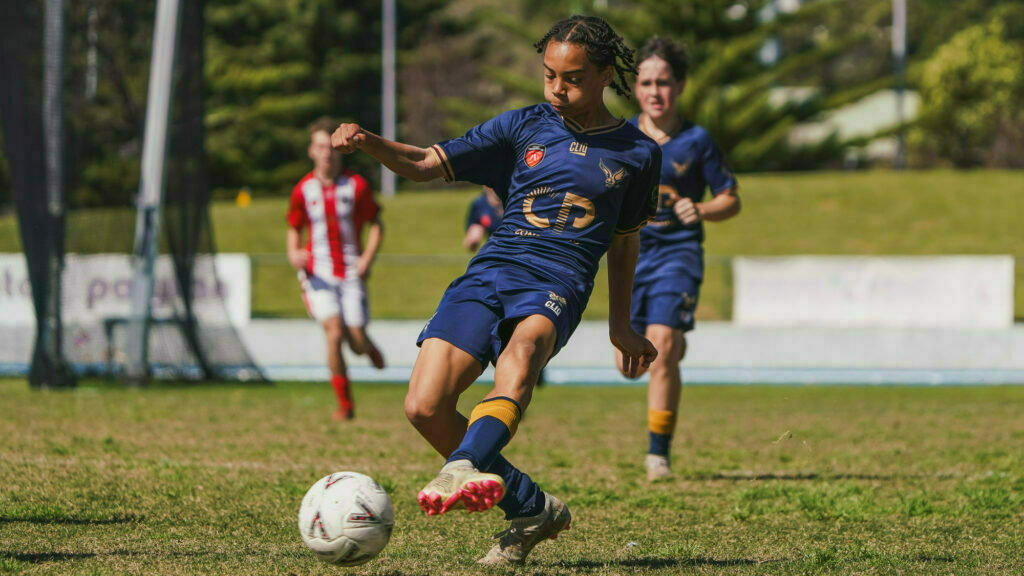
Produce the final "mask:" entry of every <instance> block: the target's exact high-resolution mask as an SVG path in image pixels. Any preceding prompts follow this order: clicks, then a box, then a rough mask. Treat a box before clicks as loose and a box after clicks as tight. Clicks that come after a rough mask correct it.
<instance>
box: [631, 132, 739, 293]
mask: <svg viewBox="0 0 1024 576" xmlns="http://www.w3.org/2000/svg"><path fill="white" fill-rule="evenodd" d="M638 120H639V117H636V118H633V119H631V120H630V123H631V124H633V125H634V126H635V125H636V124H637V122H638ZM661 151H662V165H661V180H660V182H659V186H658V211H657V214H656V215H655V217H654V220H653V221H652V222H651V223H650V225H649V226H647V227H646V228H644V230H643V231H641V233H640V261H639V263H638V265H637V270H636V273H637V276H638V277H651V276H670V275H674V274H676V273H678V272H679V271H680V270H683V271H685V272H686V273H688V274H690V275H693V276H695V277H697V278H702V277H703V267H704V264H703V249H702V247H701V243H703V242H704V223H703V222H697V223H696V224H692V225H690V226H685V225H683V223H682V222H680V221H679V218H677V217H676V214H675V211H674V210H673V209H672V207H673V206H674V205H675V203H676V200H679V199H680V198H689V199H690V200H693V202H695V203H696V202H700V201H702V200H703V199H704V194H705V190H706V189H710V190H711V194H712V195H717V194H720V193H722V192H724V191H726V190H728V189H730V188H735V187H736V178H735V177H734V176H733V175H732V172H730V171H729V168H728V167H727V166H726V165H725V160H724V158H723V156H722V152H721V150H719V149H718V146H716V145H715V142H714V140H712V139H711V134H709V133H708V131H707V130H705V129H704V128H703V127H701V126H698V125H696V124H694V123H692V122H688V121H686V122H683V125H682V127H680V129H679V131H678V132H676V133H675V134H674V135H673V136H672V137H671V138H670V139H669V141H668V142H665V143H664V144H662V146H661Z"/></svg>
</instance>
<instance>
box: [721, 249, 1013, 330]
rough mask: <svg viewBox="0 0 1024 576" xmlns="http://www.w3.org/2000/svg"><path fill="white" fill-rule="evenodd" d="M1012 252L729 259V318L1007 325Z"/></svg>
mask: <svg viewBox="0 0 1024 576" xmlns="http://www.w3.org/2000/svg"><path fill="white" fill-rule="evenodd" d="M1013 265H1014V261H1013V257H1011V256H885V257H873V256H793V257H778V258H734V259H733V278H734V293H733V298H734V300H733V321H734V322H736V323H737V324H742V325H752V326H888V327H899V328H1007V327H1010V326H1012V324H1013Z"/></svg>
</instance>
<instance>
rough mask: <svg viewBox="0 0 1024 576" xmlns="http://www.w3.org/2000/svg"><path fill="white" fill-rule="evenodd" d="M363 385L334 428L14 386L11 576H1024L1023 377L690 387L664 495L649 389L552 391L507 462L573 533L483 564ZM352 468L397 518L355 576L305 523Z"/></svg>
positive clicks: (185, 404)
mask: <svg viewBox="0 0 1024 576" xmlns="http://www.w3.org/2000/svg"><path fill="white" fill-rule="evenodd" d="M485 392H486V389H485V388H484V387H474V388H471V389H470V391H469V392H468V393H467V395H466V396H467V397H466V399H465V402H464V403H463V409H466V408H469V407H470V406H471V403H472V402H473V401H475V400H476V399H478V398H479V397H480V396H482V395H483V394H484V393H485ZM355 393H356V397H357V402H358V403H359V419H357V420H356V421H354V422H352V423H350V424H346V425H337V424H334V423H332V422H331V421H330V419H329V414H330V411H331V402H332V399H331V392H330V390H329V387H327V386H317V385H309V384H295V385H279V386H274V387H270V386H259V387H245V386H239V385H222V386H218V385H211V386H194V387H188V386H181V387H178V386H162V387H157V388H153V389H149V390H143V391H135V390H123V389H119V388H102V387H82V388H80V389H78V390H76V391H74V392H68V393H57V392H48V393H39V392H32V391H29V390H28V388H27V386H26V384H25V383H24V382H23V381H13V380H7V381H0V460H2V462H3V465H2V466H0V485H2V486H3V487H4V488H3V490H2V491H0V574H69V575H86V574H88V575H97V574H112V575H113V574H340V573H348V574H373V575H381V576H383V575H388V576H399V575H406V574H409V575H412V574H416V575H419V574H424V575H426V574H431V575H433V574H455V575H462V574H555V575H612V574H645V575H646V574H653V575H669V574H679V573H697V574H724V573H728V574H775V575H778V574H809V573H871V574H900V573H902V574H1021V573H1024V555H1022V553H1021V550H1024V420H1022V419H1021V418H1020V414H1021V412H1022V408H1024V388H1019V387H1017V388H1010V387H1007V388H1002V387H994V388H927V389H926V388H914V389H910V388H872V387H852V388H816V387H743V388H724V387H694V388H688V389H687V390H686V392H685V393H684V404H683V405H684V408H683V412H682V415H681V418H680V424H679V429H678V434H677V437H678V440H677V445H678V447H677V450H676V470H677V476H676V478H674V479H672V480H670V481H666V482H660V483H657V484H654V485H648V484H647V483H646V482H645V481H644V480H643V476H642V473H643V471H642V469H641V465H640V464H641V458H642V453H643V450H644V448H645V447H646V446H645V437H644V436H645V434H644V409H645V406H646V403H645V397H644V390H643V389H642V388H565V387H562V388H557V387H556V388H549V389H544V390H541V391H539V392H538V393H537V395H535V397H534V402H533V404H532V405H531V406H530V409H529V412H528V414H527V417H526V419H525V421H524V422H523V425H522V426H521V427H520V429H519V433H518V434H517V436H516V438H515V439H514V441H513V442H512V445H511V446H510V447H509V448H508V449H507V450H506V454H507V455H508V456H509V458H510V460H512V461H513V462H515V463H517V464H519V465H521V466H522V467H523V468H524V470H526V471H528V472H529V473H530V474H532V475H533V476H534V477H535V478H536V479H537V480H538V481H539V482H541V485H542V487H544V488H545V489H547V490H550V491H552V492H553V493H555V494H557V495H559V496H560V497H561V498H563V499H564V500H565V501H566V502H567V503H568V505H569V506H570V507H571V509H572V512H573V514H574V521H573V527H572V530H571V531H569V532H568V533H566V534H565V536H564V537H562V538H559V539H558V540H557V541H553V542H548V543H544V544H542V545H541V546H540V547H538V549H537V550H536V551H535V553H534V554H533V555H532V556H531V558H530V562H529V564H528V565H527V566H526V567H525V568H522V569H486V570H481V569H478V568H477V567H476V566H475V565H474V564H473V562H474V560H475V559H476V558H477V557H478V556H479V555H481V554H482V553H483V552H484V551H485V550H486V549H487V548H488V547H489V546H490V543H491V540H490V536H491V535H492V534H494V533H495V532H498V531H499V530H501V529H503V527H504V524H503V523H502V521H501V518H500V514H498V513H495V512H489V513H486V514H480V515H472V516H469V515H465V514H459V513H456V514H452V515H450V516H448V515H446V516H443V517H439V518H427V517H425V516H424V515H423V514H422V513H421V512H420V511H419V509H418V507H417V505H416V502H415V492H416V490H418V489H419V488H420V487H421V485H422V484H424V483H425V482H426V481H427V480H429V478H431V477H432V475H433V474H434V473H435V472H436V470H437V468H438V466H439V465H440V460H439V458H438V457H437V456H436V455H434V454H432V453H431V451H430V449H429V448H428V447H427V445H426V443H425V442H424V441H423V440H421V439H420V438H419V437H417V436H416V434H415V433H414V431H413V430H412V428H411V426H409V425H408V423H406V422H405V418H404V415H403V413H402V397H403V395H404V389H403V388H402V387H401V386H386V385H385V386H380V385H378V386H357V387H356V389H355ZM570 406H571V407H572V408H573V410H572V411H571V412H566V407H570ZM612 407H614V409H613V408H612ZM341 469H353V470H359V471H363V472H366V473H368V474H370V475H372V476H373V477H375V478H376V479H377V480H378V481H380V482H381V483H382V485H384V486H385V488H386V489H387V490H388V491H389V492H390V494H391V496H392V499H393V502H394V505H395V510H396V528H395V533H394V537H393V538H392V541H391V544H390V545H389V546H388V548H387V549H386V550H385V551H384V553H383V554H382V556H381V557H379V558H378V559H376V560H374V561H373V562H371V563H370V564H368V565H366V566H365V567H363V568H359V569H354V570H347V571H342V570H340V569H337V568H333V567H330V566H327V565H323V564H321V563H319V562H318V561H317V560H316V559H315V558H314V557H313V555H312V554H311V553H309V552H307V551H306V550H305V549H304V547H303V545H302V543H301V541H300V540H299V537H298V533H297V528H296V526H295V524H296V522H295V516H296V513H297V510H298V505H299V500H300V499H301V497H302V494H303V493H304V492H305V489H306V488H307V487H308V486H309V485H311V484H312V483H313V482H314V481H315V480H316V479H317V478H319V477H321V476H322V475H324V474H326V473H328V472H331V471H336V470H341Z"/></svg>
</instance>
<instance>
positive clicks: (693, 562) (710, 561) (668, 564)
mask: <svg viewBox="0 0 1024 576" xmlns="http://www.w3.org/2000/svg"><path fill="white" fill-rule="evenodd" d="M769 562H777V560H752V559H750V558H709V557H707V556H693V557H690V558H657V557H649V556H638V557H635V558H623V559H621V560H610V561H608V562H598V561H596V560H563V561H562V562H558V563H557V564H556V566H561V567H563V568H576V569H582V570H587V569H596V568H607V567H608V566H621V567H623V568H651V569H654V568H695V567H698V566H711V567H721V568H725V567H729V566H752V565H756V564H766V563H769Z"/></svg>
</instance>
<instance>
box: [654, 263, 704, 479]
mask: <svg viewBox="0 0 1024 576" xmlns="http://www.w3.org/2000/svg"><path fill="white" fill-rule="evenodd" d="M699 289H700V281H699V279H695V278H692V277H690V276H686V275H680V276H677V277H673V278H664V279H661V280H658V281H657V283H656V284H655V285H654V286H653V287H652V289H651V290H650V291H649V293H648V295H647V297H646V298H645V306H646V318H645V320H646V322H647V326H646V328H645V335H646V336H647V339H648V340H650V341H651V343H652V344H654V346H655V348H657V350H658V358H657V359H655V361H654V362H653V363H651V367H650V375H651V377H650V382H649V384H648V387H647V428H648V449H647V456H646V457H645V459H644V464H645V467H646V468H647V478H648V480H657V479H659V478H665V477H668V476H671V474H672V469H671V458H670V449H671V444H672V436H673V435H674V433H675V428H676V420H677V414H678V413H679V398H680V395H681V391H682V378H681V377H680V374H679V363H680V362H681V361H682V359H683V356H684V355H685V354H686V337H685V333H686V332H687V331H689V330H692V329H693V322H694V321H693V313H694V310H695V309H696V306H697V297H698V294H699Z"/></svg>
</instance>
